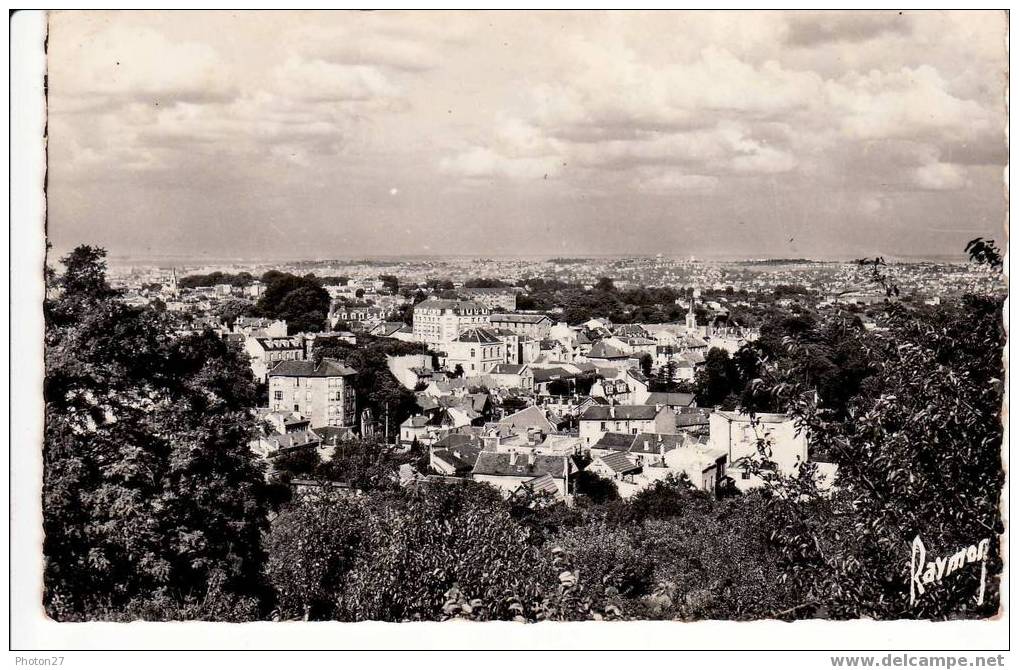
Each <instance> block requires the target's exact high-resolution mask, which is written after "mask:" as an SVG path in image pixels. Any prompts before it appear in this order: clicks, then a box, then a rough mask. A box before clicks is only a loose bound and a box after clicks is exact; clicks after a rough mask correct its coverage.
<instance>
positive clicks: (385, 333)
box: [368, 321, 410, 337]
mask: <svg viewBox="0 0 1019 670" xmlns="http://www.w3.org/2000/svg"><path fill="white" fill-rule="evenodd" d="M405 329H406V330H408V331H409V330H410V328H409V327H408V326H407V324H405V323H404V322H403V321H383V322H381V323H379V324H378V325H376V326H373V327H372V328H369V329H368V334H369V335H374V336H375V337H394V336H395V335H396V334H397V333H399V332H401V331H403V330H405Z"/></svg>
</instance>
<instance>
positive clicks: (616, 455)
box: [587, 451, 641, 480]
mask: <svg viewBox="0 0 1019 670" xmlns="http://www.w3.org/2000/svg"><path fill="white" fill-rule="evenodd" d="M587 469H588V470H590V471H591V472H593V473H595V474H596V475H598V476H600V477H604V478H605V479H611V480H625V479H626V478H627V477H629V478H630V479H631V480H632V478H633V475H635V474H636V473H638V472H640V471H641V467H640V466H639V465H637V464H636V463H635V462H634V461H633V459H631V458H630V457H629V456H628V455H627V454H626V453H625V452H622V451H608V452H605V453H601V454H598V455H597V456H595V457H594V459H593V460H592V461H591V464H590V465H588V466H587Z"/></svg>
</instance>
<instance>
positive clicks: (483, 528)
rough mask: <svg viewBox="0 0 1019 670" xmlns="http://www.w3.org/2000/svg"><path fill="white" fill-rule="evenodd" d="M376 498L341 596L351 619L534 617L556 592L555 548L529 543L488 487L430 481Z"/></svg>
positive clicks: (342, 612)
mask: <svg viewBox="0 0 1019 670" xmlns="http://www.w3.org/2000/svg"><path fill="white" fill-rule="evenodd" d="M371 503H372V504H370V505H369V508H368V513H367V514H366V515H364V517H363V519H364V521H363V524H364V525H363V527H362V528H363V530H362V538H363V539H362V540H361V544H360V546H361V547H362V551H361V552H359V554H358V556H357V557H356V558H355V559H354V566H353V567H352V568H351V570H350V571H349V572H348V573H347V578H346V580H345V581H344V583H343V585H342V591H341V593H340V595H339V597H338V598H337V612H338V617H339V618H341V619H343V620H352V621H372V620H381V621H415V620H426V621H427V620H441V619H447V618H454V617H466V618H471V619H476V620H511V619H514V618H519V619H520V620H534V619H535V618H537V616H538V612H537V611H536V610H537V608H536V604H539V605H540V603H541V600H542V599H543V597H544V595H545V594H549V593H552V594H554V593H555V592H556V586H555V582H556V576H555V575H556V573H555V571H554V570H553V568H552V565H551V562H550V560H549V556H548V554H546V553H544V552H542V551H541V550H540V549H538V548H536V547H535V546H533V545H532V544H530V543H529V542H527V533H526V532H525V531H524V529H523V528H522V527H520V526H519V525H518V524H516V523H515V522H514V521H513V519H512V518H511V517H510V514H509V510H508V506H507V504H506V503H505V501H503V500H502V497H501V496H500V495H499V493H498V492H497V491H495V489H493V488H491V487H489V486H487V485H484V484H477V483H473V482H465V483H463V484H459V485H447V486H438V487H427V488H424V489H421V490H419V491H418V492H417V493H416V494H415V495H410V496H389V497H385V498H383V497H379V496H373V498H372V499H371Z"/></svg>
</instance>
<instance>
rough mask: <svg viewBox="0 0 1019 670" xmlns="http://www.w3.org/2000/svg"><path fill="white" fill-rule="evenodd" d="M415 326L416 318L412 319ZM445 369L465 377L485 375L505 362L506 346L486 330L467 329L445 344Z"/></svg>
mask: <svg viewBox="0 0 1019 670" xmlns="http://www.w3.org/2000/svg"><path fill="white" fill-rule="evenodd" d="M414 322H415V325H416V324H417V317H415V319H414ZM444 347H445V350H446V368H447V369H449V370H455V369H456V366H458V365H459V366H460V367H461V368H462V369H463V372H464V376H465V377H476V376H478V375H483V374H487V373H488V372H489V371H490V370H491V369H492V368H494V367H495V366H497V365H499V364H501V363H505V362H506V345H505V344H504V343H503V341H502V340H500V339H499V338H498V337H497V336H496V335H495V333H493V332H492V331H490V330H488V329H487V328H468V329H467V330H464V331H462V332H461V333H460V334H459V335H458V336H457V337H456V339H454V340H453V341H451V342H447V343H446V344H445V345H444Z"/></svg>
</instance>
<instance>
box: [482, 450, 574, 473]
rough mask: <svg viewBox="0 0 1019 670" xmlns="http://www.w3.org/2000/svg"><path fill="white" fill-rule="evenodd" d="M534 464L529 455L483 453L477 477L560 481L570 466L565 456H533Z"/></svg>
mask: <svg viewBox="0 0 1019 670" xmlns="http://www.w3.org/2000/svg"><path fill="white" fill-rule="evenodd" d="M533 461H534V462H533V463H532V462H531V458H529V456H528V454H519V453H518V454H508V453H503V452H494V451H482V452H481V453H479V454H478V461H477V463H475V464H474V471H473V472H474V474H475V475H490V476H495V477H527V478H529V479H533V478H535V477H539V476H541V475H546V474H547V475H549V476H551V477H555V478H556V479H560V478H562V477H563V476H564V474H563V473H564V471H565V468H566V467H569V466H568V459H567V458H566V457H564V456H546V455H535V456H533Z"/></svg>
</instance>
